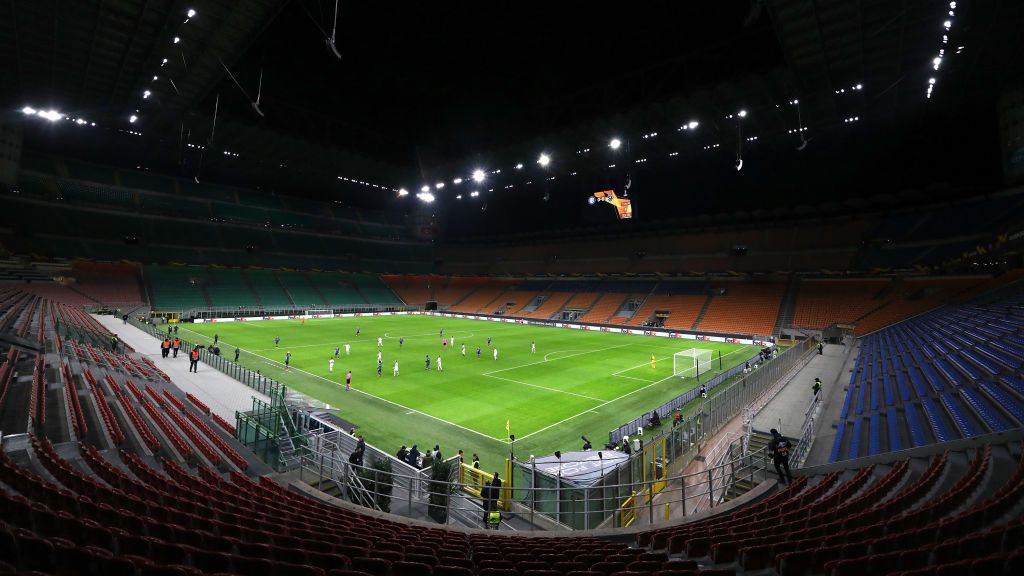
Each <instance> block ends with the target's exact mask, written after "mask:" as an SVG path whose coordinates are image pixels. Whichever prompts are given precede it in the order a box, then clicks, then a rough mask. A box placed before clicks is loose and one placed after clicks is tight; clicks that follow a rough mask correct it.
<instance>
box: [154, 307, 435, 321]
mask: <svg viewBox="0 0 1024 576" xmlns="http://www.w3.org/2000/svg"><path fill="white" fill-rule="evenodd" d="M420 309H422V307H416V306H406V305H404V304H393V305H381V304H348V305H344V306H330V305H325V304H318V305H309V306H277V307H265V306H209V307H202V308H197V307H190V308H175V307H173V306H172V307H157V308H154V313H156V314H178V315H179V317H180V318H203V319H209V318H245V317H256V316H264V317H265V316H299V315H302V314H306V313H309V312H310V311H312V310H316V311H318V312H319V313H322V314H351V313H372V312H402V311H410V310H420Z"/></svg>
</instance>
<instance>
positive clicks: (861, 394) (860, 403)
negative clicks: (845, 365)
mask: <svg viewBox="0 0 1024 576" xmlns="http://www.w3.org/2000/svg"><path fill="white" fill-rule="evenodd" d="M870 385H871V382H862V383H861V384H860V386H859V387H858V390H857V408H856V411H855V414H857V416H860V415H862V414H864V401H865V399H866V397H867V392H868V386H870Z"/></svg>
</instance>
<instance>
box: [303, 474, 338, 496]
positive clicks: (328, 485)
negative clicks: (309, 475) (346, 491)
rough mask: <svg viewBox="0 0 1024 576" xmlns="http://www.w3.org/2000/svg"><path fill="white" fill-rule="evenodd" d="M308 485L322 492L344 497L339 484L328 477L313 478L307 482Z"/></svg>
mask: <svg viewBox="0 0 1024 576" xmlns="http://www.w3.org/2000/svg"><path fill="white" fill-rule="evenodd" d="M309 485H310V486H312V487H314V488H316V489H317V490H319V491H321V492H323V493H324V494H327V495H329V496H334V497H335V498H342V499H344V495H343V494H342V489H341V485H340V484H338V483H337V482H335V481H334V480H332V479H330V478H324V479H322V480H313V481H311V482H310V483H309Z"/></svg>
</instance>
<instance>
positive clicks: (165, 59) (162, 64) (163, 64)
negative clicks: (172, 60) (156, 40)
mask: <svg viewBox="0 0 1024 576" xmlns="http://www.w3.org/2000/svg"><path fill="white" fill-rule="evenodd" d="M166 65H167V58H164V59H163V61H162V62H160V66H166Z"/></svg>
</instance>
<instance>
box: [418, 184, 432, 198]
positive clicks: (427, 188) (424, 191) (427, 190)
mask: <svg viewBox="0 0 1024 576" xmlns="http://www.w3.org/2000/svg"><path fill="white" fill-rule="evenodd" d="M420 191H421V192H423V193H424V194H425V193H427V192H430V186H424V187H423V188H420ZM417 196H419V194H417Z"/></svg>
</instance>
